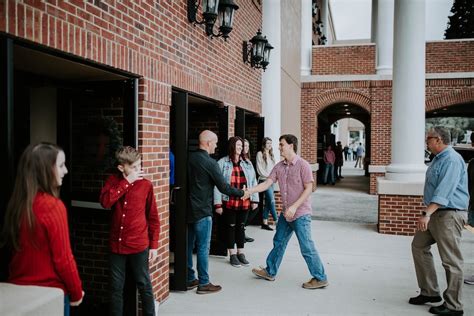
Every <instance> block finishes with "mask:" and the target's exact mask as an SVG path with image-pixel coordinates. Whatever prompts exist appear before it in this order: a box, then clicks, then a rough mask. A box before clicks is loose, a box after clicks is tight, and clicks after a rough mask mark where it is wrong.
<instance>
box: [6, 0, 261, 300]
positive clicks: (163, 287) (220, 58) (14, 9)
mask: <svg viewBox="0 0 474 316" xmlns="http://www.w3.org/2000/svg"><path fill="white" fill-rule="evenodd" d="M239 6H240V9H239V10H238V11H237V12H236V14H235V20H234V30H233V31H232V33H231V34H230V38H229V39H228V41H227V42H224V41H223V40H222V39H212V40H211V39H210V38H208V37H207V36H206V35H205V33H204V30H203V28H202V27H201V26H193V25H192V24H190V23H188V21H187V1H186V0H180V1H102V0H94V1H93V0H87V1H85V0H70V1H58V0H51V1H47V2H45V1H31V0H23V1H21V0H20V1H16V0H5V1H0V32H2V33H7V34H9V35H11V36H13V37H18V38H22V39H26V40H28V41H30V42H32V43H36V44H38V45H43V46H47V47H49V48H52V49H56V50H58V51H62V52H65V53H68V54H72V55H75V56H78V57H82V58H84V59H87V60H90V61H92V62H95V63H98V64H104V65H107V66H110V67H113V68H117V69H120V70H123V71H127V72H129V73H132V74H135V75H137V76H138V77H140V78H141V79H140V82H139V109H138V111H139V118H138V120H139V123H138V124H139V126H138V135H139V140H138V141H139V150H140V152H142V153H143V165H144V168H145V172H146V173H147V175H148V176H149V177H150V179H151V180H152V182H153V184H154V186H155V193H156V199H157V204H158V209H159V215H160V219H161V223H162V233H161V236H160V245H159V247H160V248H159V254H160V256H159V259H158V260H157V261H156V263H155V264H153V265H152V266H151V267H150V269H151V272H152V281H153V286H154V292H155V296H156V297H157V299H158V300H160V301H161V300H163V299H165V298H166V297H167V296H168V292H169V290H168V243H169V240H168V238H169V237H168V232H169V227H168V225H169V220H168V219H169V210H168V195H169V191H168V190H169V189H168V180H167V179H168V172H169V171H168V168H169V166H168V139H169V133H170V131H169V110H170V108H169V107H170V105H171V88H172V87H177V88H181V89H183V90H187V91H189V92H192V93H194V94H197V95H202V96H204V97H207V98H210V99H215V100H217V101H219V102H220V103H224V104H226V105H232V106H239V107H241V108H244V109H246V110H249V111H252V112H255V113H260V112H261V92H260V89H261V83H260V82H261V71H259V70H255V69H252V68H250V67H249V66H248V65H246V64H244V63H243V62H242V60H241V59H242V56H241V47H242V46H241V45H242V41H243V40H249V39H250V38H252V37H253V36H254V35H255V33H256V31H257V29H259V28H261V21H262V13H261V7H260V6H259V5H258V4H255V2H254V1H243V2H240V3H239ZM231 115H232V112H231ZM232 128H233V123H232V125H230V129H232ZM230 135H232V134H230ZM230 135H229V136H230ZM93 227H95V226H93V225H92V226H91V229H93ZM100 229H101V230H102V229H103V228H102V227H100ZM91 232H92V231H91ZM104 238H105V237H104ZM99 244H100V243H99Z"/></svg>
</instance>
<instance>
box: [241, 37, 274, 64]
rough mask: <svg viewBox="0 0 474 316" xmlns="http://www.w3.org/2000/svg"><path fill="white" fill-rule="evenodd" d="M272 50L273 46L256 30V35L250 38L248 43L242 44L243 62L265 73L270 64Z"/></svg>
mask: <svg viewBox="0 0 474 316" xmlns="http://www.w3.org/2000/svg"><path fill="white" fill-rule="evenodd" d="M272 49H273V46H272V45H270V43H268V40H267V37H266V36H262V32H261V31H260V30H258V31H257V35H255V36H254V37H252V39H251V40H250V41H249V42H247V41H244V42H243V45H242V58H243V61H244V63H249V64H250V66H252V67H253V68H262V69H263V71H265V69H267V66H268V64H269V63H270V51H271V50H272Z"/></svg>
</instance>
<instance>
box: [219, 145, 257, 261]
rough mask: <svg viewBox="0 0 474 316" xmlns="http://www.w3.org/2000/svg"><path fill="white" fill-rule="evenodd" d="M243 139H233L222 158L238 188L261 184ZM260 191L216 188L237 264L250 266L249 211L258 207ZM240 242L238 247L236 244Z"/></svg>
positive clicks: (221, 164)
mask: <svg viewBox="0 0 474 316" xmlns="http://www.w3.org/2000/svg"><path fill="white" fill-rule="evenodd" d="M243 143H244V142H243V140H242V138H240V137H231V138H230V139H229V154H228V156H225V157H223V158H221V159H220V160H219V161H218V164H219V167H220V169H221V171H222V174H223V176H224V178H225V180H226V181H227V182H228V183H229V184H230V185H231V186H232V187H234V188H238V189H244V188H248V187H253V186H256V185H257V179H256V176H255V170H254V168H253V165H252V163H251V162H250V160H248V159H246V158H245V156H244V155H243V154H242V149H243ZM258 202H259V199H258V193H256V194H253V195H252V196H251V197H250V200H242V199H240V198H238V197H234V196H230V197H229V196H227V195H224V194H222V193H220V191H219V190H217V189H216V188H215V189H214V206H215V208H216V212H217V213H218V214H221V215H222V216H223V217H224V222H225V225H226V226H225V231H226V234H225V236H226V240H225V242H226V244H227V249H228V250H229V254H230V264H231V265H232V266H234V267H236V268H240V267H241V266H242V265H244V266H248V265H249V262H248V261H247V259H246V258H245V255H244V252H243V251H244V244H245V229H244V226H245V221H246V218H247V215H248V211H249V210H250V208H251V207H252V209H255V208H257V207H258ZM236 246H237V249H236V248H235V247H236Z"/></svg>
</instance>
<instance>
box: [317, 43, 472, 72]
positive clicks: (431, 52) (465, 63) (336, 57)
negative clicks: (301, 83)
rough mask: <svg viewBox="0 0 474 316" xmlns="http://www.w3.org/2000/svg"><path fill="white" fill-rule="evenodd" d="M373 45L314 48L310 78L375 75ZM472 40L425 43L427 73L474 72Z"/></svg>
mask: <svg viewBox="0 0 474 316" xmlns="http://www.w3.org/2000/svg"><path fill="white" fill-rule="evenodd" d="M375 51H376V46H375V44H366V45H355V46H339V45H338V46H313V52H312V54H313V64H312V72H311V74H313V75H368V74H375V67H376V65H375ZM473 60H474V40H472V39H464V40H444V41H436V42H427V43H426V73H451V72H473V71H474V62H473Z"/></svg>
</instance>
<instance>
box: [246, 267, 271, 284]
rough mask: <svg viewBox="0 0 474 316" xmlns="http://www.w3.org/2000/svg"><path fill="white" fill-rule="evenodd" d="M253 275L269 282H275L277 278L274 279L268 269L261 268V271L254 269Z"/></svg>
mask: <svg viewBox="0 0 474 316" xmlns="http://www.w3.org/2000/svg"><path fill="white" fill-rule="evenodd" d="M252 272H253V274H255V275H256V276H258V277H259V278H261V279H265V280H267V281H275V277H272V276H271V275H269V274H268V272H267V270H266V269H263V268H260V269H255V268H254V269H252Z"/></svg>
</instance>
